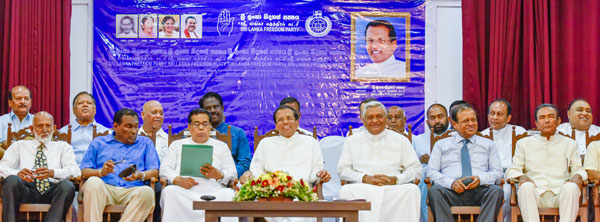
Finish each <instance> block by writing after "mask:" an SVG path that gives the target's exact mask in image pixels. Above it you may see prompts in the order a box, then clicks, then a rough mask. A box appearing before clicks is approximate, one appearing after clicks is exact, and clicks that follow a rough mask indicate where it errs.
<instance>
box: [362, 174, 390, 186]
mask: <svg viewBox="0 0 600 222" xmlns="http://www.w3.org/2000/svg"><path fill="white" fill-rule="evenodd" d="M362 182H363V183H366V184H372V185H375V186H383V185H385V182H384V181H383V179H381V177H376V176H369V175H366V174H365V176H363V178H362Z"/></svg>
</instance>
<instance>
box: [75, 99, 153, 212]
mask: <svg viewBox="0 0 600 222" xmlns="http://www.w3.org/2000/svg"><path fill="white" fill-rule="evenodd" d="M138 118H139V117H138V115H137V113H136V112H135V111H133V110H131V109H126V108H124V109H120V110H119V111H117V112H116V113H115V117H114V120H113V121H114V123H113V128H114V132H113V133H112V134H110V135H106V136H102V137H97V138H96V139H94V141H92V143H91V144H90V147H89V148H88V150H87V151H86V153H85V155H84V157H83V160H82V162H81V166H80V168H81V175H82V177H84V178H89V179H88V180H87V181H86V182H85V184H84V185H83V188H82V190H81V192H83V193H84V195H83V204H84V206H85V207H84V211H83V216H84V218H86V219H87V220H90V221H102V212H103V211H104V207H105V206H106V205H107V204H124V205H127V208H126V209H125V212H123V215H122V216H121V221H143V220H144V219H145V218H146V217H147V216H148V214H149V213H150V211H151V210H152V208H153V207H154V190H152V188H150V187H149V186H144V182H143V181H144V180H146V178H152V177H154V178H158V169H159V168H160V163H159V160H158V154H157V153H156V149H154V144H153V143H152V141H151V140H150V139H149V138H148V137H145V136H139V137H138V136H137V131H138V129H139V122H138ZM132 164H135V165H136V166H137V170H136V171H135V172H133V173H132V174H131V175H129V176H127V177H124V178H121V177H119V173H120V172H121V171H123V170H125V169H126V168H128V167H129V166H130V165H132Z"/></svg>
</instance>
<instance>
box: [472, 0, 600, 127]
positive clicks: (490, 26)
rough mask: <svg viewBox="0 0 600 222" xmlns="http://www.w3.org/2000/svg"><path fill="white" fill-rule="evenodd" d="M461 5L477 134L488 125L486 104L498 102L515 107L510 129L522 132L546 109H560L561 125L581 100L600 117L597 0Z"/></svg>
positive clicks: (496, 0) (488, 0)
mask: <svg viewBox="0 0 600 222" xmlns="http://www.w3.org/2000/svg"><path fill="white" fill-rule="evenodd" d="M462 4H463V5H462V7H463V8H462V13H463V19H462V20H463V97H464V98H463V99H464V100H465V101H468V102H470V103H471V104H473V105H474V107H475V109H476V110H477V114H478V116H479V126H480V129H484V128H485V127H487V126H488V123H487V105H488V104H489V102H491V101H492V100H494V99H496V98H505V99H507V100H508V101H510V102H511V104H512V106H513V113H512V116H513V117H512V121H511V123H513V124H518V125H522V126H523V127H525V128H534V127H535V123H534V118H533V112H534V110H535V107H536V106H537V105H539V104H541V103H553V104H555V105H557V106H558V107H559V111H560V116H561V117H562V119H563V121H568V117H567V108H568V104H569V102H570V101H571V100H573V99H576V98H584V99H586V100H587V101H588V102H589V103H590V105H591V106H592V110H593V111H594V113H596V114H597V113H598V112H597V111H598V110H599V108H600V106H599V105H600V100H599V99H600V98H599V97H600V81H599V78H600V77H598V72H599V71H600V69H599V67H598V63H599V62H600V61H599V58H600V57H599V54H600V41H599V37H600V36H599V31H600V16H599V15H598V12H599V11H600V2H598V1H585V2H577V1H563V0H478V1H463V2H462ZM597 117H600V116H597ZM598 122H599V121H598V118H596V119H595V120H594V123H595V124H598Z"/></svg>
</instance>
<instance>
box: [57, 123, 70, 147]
mask: <svg viewBox="0 0 600 222" xmlns="http://www.w3.org/2000/svg"><path fill="white" fill-rule="evenodd" d="M71 128H72V126H71V124H69V125H68V127H67V129H68V130H67V132H66V133H61V132H59V131H58V130H56V125H54V133H53V134H52V140H53V141H65V142H67V143H68V144H69V145H70V144H71V135H72V132H71Z"/></svg>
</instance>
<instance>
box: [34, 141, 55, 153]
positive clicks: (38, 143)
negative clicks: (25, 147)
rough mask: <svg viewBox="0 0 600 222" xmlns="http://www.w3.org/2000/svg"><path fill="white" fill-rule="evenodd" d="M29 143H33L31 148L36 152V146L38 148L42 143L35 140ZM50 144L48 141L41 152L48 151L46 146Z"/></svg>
mask: <svg viewBox="0 0 600 222" xmlns="http://www.w3.org/2000/svg"><path fill="white" fill-rule="evenodd" d="M31 142H32V143H33V148H34V149H35V150H37V148H38V146H40V144H42V143H40V141H38V140H37V139H33V140H31ZM51 142H52V141H48V143H46V144H44V149H42V150H43V151H48V146H50V143H51Z"/></svg>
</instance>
